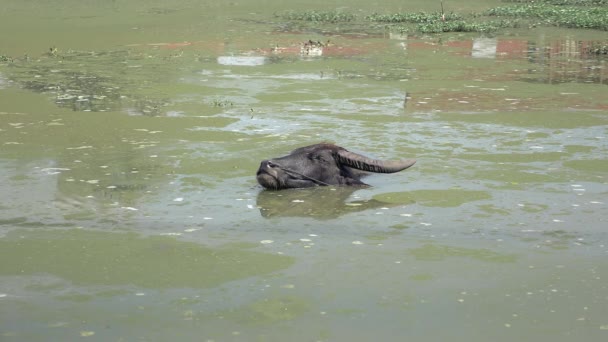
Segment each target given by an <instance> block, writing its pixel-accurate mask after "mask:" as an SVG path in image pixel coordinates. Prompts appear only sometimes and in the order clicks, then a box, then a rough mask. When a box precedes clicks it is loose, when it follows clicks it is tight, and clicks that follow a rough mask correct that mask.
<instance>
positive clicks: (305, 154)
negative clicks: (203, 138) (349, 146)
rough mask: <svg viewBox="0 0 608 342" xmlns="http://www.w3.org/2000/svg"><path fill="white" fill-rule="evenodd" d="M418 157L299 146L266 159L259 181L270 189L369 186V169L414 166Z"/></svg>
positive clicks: (387, 170) (328, 146)
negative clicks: (389, 158) (387, 157)
mask: <svg viewBox="0 0 608 342" xmlns="http://www.w3.org/2000/svg"><path fill="white" fill-rule="evenodd" d="M414 163H416V160H414V159H406V160H400V161H383V160H377V159H369V158H366V157H364V156H362V155H360V154H356V153H353V152H350V151H347V150H346V149H344V148H342V147H340V146H336V145H333V144H316V145H311V146H306V147H300V148H298V149H296V150H294V151H293V152H291V153H290V154H289V155H287V156H284V157H280V158H275V159H270V160H264V161H262V163H261V164H260V168H259V169H258V172H257V180H258V183H260V184H261V185H262V186H263V187H265V188H267V189H274V190H279V189H287V188H308V187H312V186H320V185H359V186H361V185H366V184H365V183H363V182H362V181H361V180H360V178H361V177H363V176H365V175H366V173H367V172H379V173H393V172H398V171H401V170H404V169H407V168H408V167H410V166H412V165H414Z"/></svg>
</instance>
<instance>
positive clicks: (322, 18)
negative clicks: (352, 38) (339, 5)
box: [281, 10, 357, 23]
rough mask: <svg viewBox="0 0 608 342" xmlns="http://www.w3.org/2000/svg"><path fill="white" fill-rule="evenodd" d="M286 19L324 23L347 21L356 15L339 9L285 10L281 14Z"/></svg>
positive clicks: (354, 18) (355, 17) (352, 19)
mask: <svg viewBox="0 0 608 342" xmlns="http://www.w3.org/2000/svg"><path fill="white" fill-rule="evenodd" d="M281 17H282V18H284V19H287V20H301V21H312V22H324V23H337V22H348V21H354V20H356V19H357V16H356V15H354V14H352V13H346V12H340V11H314V10H313V11H304V12H293V11H290V12H287V13H285V14H282V15H281Z"/></svg>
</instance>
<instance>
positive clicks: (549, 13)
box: [485, 4, 608, 31]
mask: <svg viewBox="0 0 608 342" xmlns="http://www.w3.org/2000/svg"><path fill="white" fill-rule="evenodd" d="M485 14H486V15H488V16H496V17H516V18H526V19H530V20H538V21H540V22H538V23H537V24H539V25H547V26H562V27H568V28H585V29H596V30H604V31H608V19H607V18H608V8H604V7H580V6H554V5H545V4H522V5H512V6H502V7H495V8H491V9H489V10H488V11H486V13H485Z"/></svg>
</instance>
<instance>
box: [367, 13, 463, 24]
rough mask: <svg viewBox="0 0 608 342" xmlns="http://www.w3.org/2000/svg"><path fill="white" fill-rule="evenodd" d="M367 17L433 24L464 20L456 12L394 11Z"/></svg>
mask: <svg viewBox="0 0 608 342" xmlns="http://www.w3.org/2000/svg"><path fill="white" fill-rule="evenodd" d="M365 19H367V20H369V21H374V22H381V23H419V24H432V23H437V22H441V21H453V20H462V19H463V17H462V16H461V15H459V14H456V13H453V12H451V13H442V12H432V13H427V12H416V13H394V14H377V13H374V14H371V15H368V16H366V17H365Z"/></svg>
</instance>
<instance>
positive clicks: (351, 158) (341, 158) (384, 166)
mask: <svg viewBox="0 0 608 342" xmlns="http://www.w3.org/2000/svg"><path fill="white" fill-rule="evenodd" d="M335 159H336V161H338V162H339V163H341V164H344V165H346V166H348V167H352V168H353V169H357V170H362V171H368V172H377V173H393V172H399V171H401V170H405V169H407V168H408V167H410V166H412V165H414V164H415V163H416V159H403V160H396V161H386V160H379V159H371V158H367V157H365V156H362V155H360V154H357V153H354V152H350V151H347V150H345V149H340V150H338V151H336V153H335Z"/></svg>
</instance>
